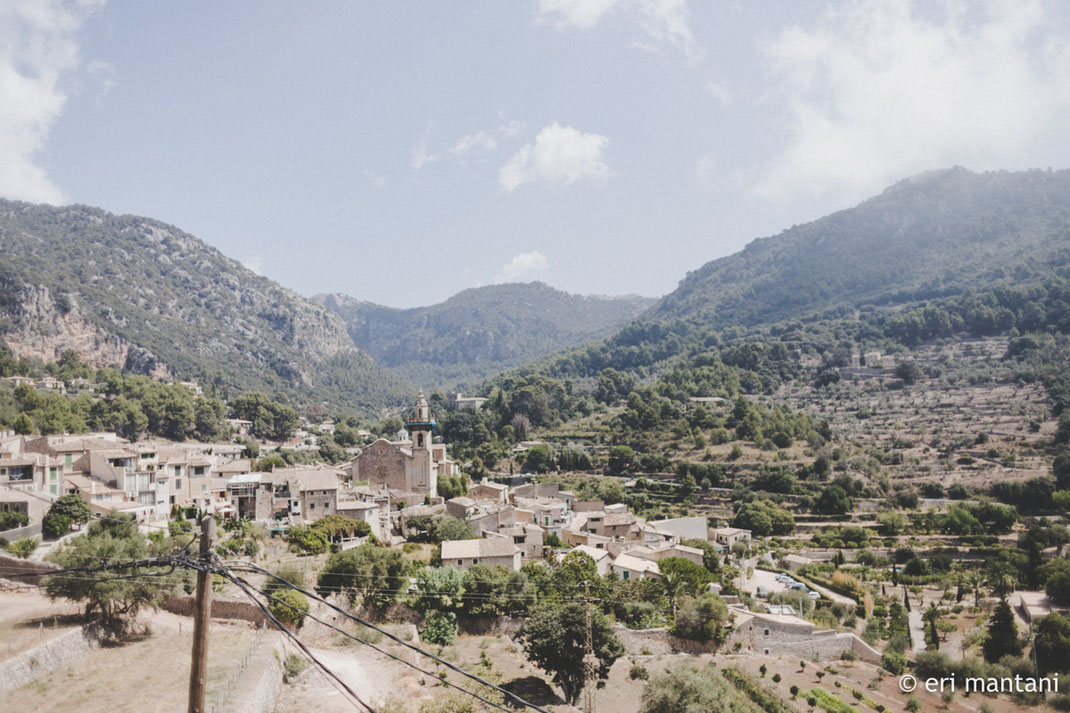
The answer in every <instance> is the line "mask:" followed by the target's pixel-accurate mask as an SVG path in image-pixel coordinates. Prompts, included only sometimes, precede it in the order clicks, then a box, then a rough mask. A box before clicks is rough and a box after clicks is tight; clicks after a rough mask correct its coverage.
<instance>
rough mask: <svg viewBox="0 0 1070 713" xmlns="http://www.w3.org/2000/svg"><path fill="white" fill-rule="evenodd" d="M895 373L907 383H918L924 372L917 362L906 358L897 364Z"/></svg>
mask: <svg viewBox="0 0 1070 713" xmlns="http://www.w3.org/2000/svg"><path fill="white" fill-rule="evenodd" d="M895 375H896V376H898V377H899V378H900V379H902V380H903V383H904V384H906V385H908V386H909V385H911V384H916V383H917V382H918V379H920V378H921V377H922V376H923V374H922V372H921V367H919V366H918V365H917V363H916V362H913V361H910V360H909V359H905V360H903V361H901V362H899V363H898V364H896V365H895Z"/></svg>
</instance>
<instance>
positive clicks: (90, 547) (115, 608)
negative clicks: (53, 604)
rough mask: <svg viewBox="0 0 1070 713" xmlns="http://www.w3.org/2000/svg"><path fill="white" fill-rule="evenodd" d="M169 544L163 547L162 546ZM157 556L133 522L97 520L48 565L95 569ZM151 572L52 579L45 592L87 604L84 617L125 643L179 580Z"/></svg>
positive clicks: (136, 570) (55, 553) (52, 555)
mask: <svg viewBox="0 0 1070 713" xmlns="http://www.w3.org/2000/svg"><path fill="white" fill-rule="evenodd" d="M169 544H170V543H168V542H166V541H165V542H164V543H162V545H161V546H167V545H169ZM151 554H153V552H152V548H151V547H150V543H149V540H148V539H147V538H146V537H145V536H144V535H142V534H141V533H139V532H138V531H137V527H136V525H135V524H134V523H133V522H114V521H105V520H97V521H94V522H93V523H91V524H90V526H89V532H88V534H86V535H81V536H79V537H75V538H74V539H73V540H71V541H70V542H68V543H66V544H65V545H63V546H62V547H61V548H60V549H58V550H57V551H55V552H53V553H52V554H51V555H50V556H49V557H48V559H49V561H51V562H53V563H55V564H57V565H59V566H60V567H63V568H65V569H71V568H81V567H94V566H97V565H99V564H100V563H101V562H118V561H124V560H139V559H144V558H146V557H148V556H150V555H151ZM150 572H151V573H152V574H154V575H155V574H159V573H158V572H153V571H152V570H146V569H131V570H125V571H124V572H123V575H124V576H122V577H117V576H116V573H115V572H107V571H100V572H85V573H83V574H81V575H79V576H78V577H49V578H47V579H46V580H45V591H46V592H47V593H48V596H49V597H51V598H52V599H53V600H55V599H59V598H63V599H69V600H71V601H75V602H84V603H85V614H86V616H87V617H88V616H96V617H98V618H99V620H100V622H101V624H102V625H103V627H104V628H105V630H106V631H107V632H109V633H110V634H111V635H112V636H115V637H122V636H124V635H125V634H126V633H127V632H128V631H129V629H130V627H131V625H132V624H133V622H134V620H135V619H136V618H137V615H138V613H139V612H140V611H141V610H142V609H144V608H146V607H152V608H155V607H158V606H159V605H160V604H162V603H163V601H164V600H165V599H166V598H167V597H168V596H169V595H170V594H171V592H172V591H173V589H174V587H175V586H176V585H177V584H178V582H179V578H180V575H166V576H151V577H150V576H146V575H148V574H149V573H150Z"/></svg>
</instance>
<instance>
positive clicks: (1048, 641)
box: [1033, 612, 1070, 675]
mask: <svg viewBox="0 0 1070 713" xmlns="http://www.w3.org/2000/svg"><path fill="white" fill-rule="evenodd" d="M1033 647H1034V649H1033V652H1034V654H1035V656H1036V661H1037V666H1038V667H1039V668H1040V673H1041V674H1042V675H1048V674H1050V673H1054V672H1058V673H1062V672H1065V671H1067V670H1068V669H1070V616H1068V615H1066V614H1062V613H1060V612H1052V613H1051V614H1049V615H1048V616H1046V617H1044V618H1042V619H1041V620H1040V621H1039V622H1037V624H1036V638H1035V639H1034V640H1033Z"/></svg>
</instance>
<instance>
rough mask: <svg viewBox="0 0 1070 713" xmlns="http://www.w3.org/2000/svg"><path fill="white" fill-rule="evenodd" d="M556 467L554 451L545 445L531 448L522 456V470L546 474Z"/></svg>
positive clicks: (541, 444)
mask: <svg viewBox="0 0 1070 713" xmlns="http://www.w3.org/2000/svg"><path fill="white" fill-rule="evenodd" d="M555 466H556V463H555V462H554V451H553V449H552V448H550V446H548V445H546V444H545V443H540V444H539V445H537V446H532V447H531V448H529V449H528V452H527V454H526V455H525V456H524V470H526V471H529V472H533V473H546V472H548V471H551V470H553V469H554V467H555Z"/></svg>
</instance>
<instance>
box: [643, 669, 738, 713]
mask: <svg viewBox="0 0 1070 713" xmlns="http://www.w3.org/2000/svg"><path fill="white" fill-rule="evenodd" d="M738 699H739V694H738V693H736V691H734V690H732V687H731V686H730V685H729V683H728V682H727V681H726V680H725V679H724V678H723V677H722V676H718V675H717V674H716V672H715V670H714V669H713V667H712V666H711V667H709V668H707V669H706V670H705V671H700V670H698V669H696V668H694V667H693V666H688V665H685V664H678V665H676V666H671V667H670V668H668V669H667V670H666V671H665V672H664V673H661V674H658V675H657V676H654V677H653V678H652V679H650V683H648V684H647V686H646V688H645V689H644V690H643V699H642V706H641V707H640V708H639V713H732V712H734V711H739V710H746V708H745V707H744V706H742V705H740V703H739V700H738Z"/></svg>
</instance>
